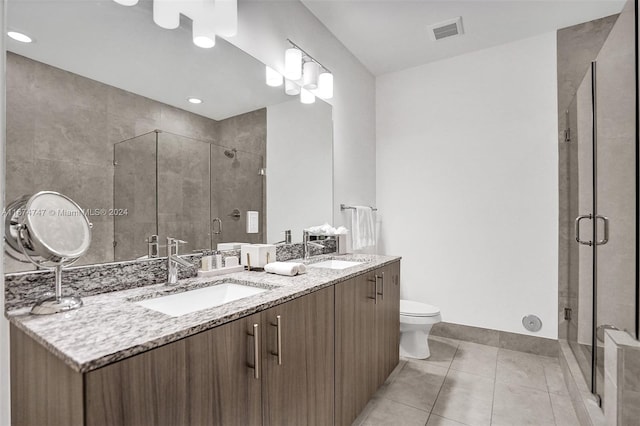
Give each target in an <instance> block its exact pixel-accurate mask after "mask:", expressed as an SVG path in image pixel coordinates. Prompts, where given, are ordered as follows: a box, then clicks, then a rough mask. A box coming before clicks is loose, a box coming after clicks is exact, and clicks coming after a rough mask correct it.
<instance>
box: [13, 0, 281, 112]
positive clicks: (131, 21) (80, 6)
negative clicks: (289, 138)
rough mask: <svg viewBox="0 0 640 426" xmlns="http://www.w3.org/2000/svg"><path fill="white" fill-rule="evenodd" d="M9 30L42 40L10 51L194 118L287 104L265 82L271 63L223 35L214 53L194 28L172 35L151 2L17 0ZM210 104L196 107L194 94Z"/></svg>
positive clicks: (184, 25) (183, 23) (185, 26)
mask: <svg viewBox="0 0 640 426" xmlns="http://www.w3.org/2000/svg"><path fill="white" fill-rule="evenodd" d="M7 27H8V28H9V29H10V30H15V31H20V32H24V33H26V34H28V35H30V36H31V37H33V38H34V39H35V42H34V43H30V44H24V43H19V42H16V41H14V40H12V39H9V38H7V50H9V51H12V52H14V53H17V54H19V55H23V56H26V57H28V58H31V59H35V60H37V61H40V62H44V63H46V64H49V65H52V66H54V67H57V68H61V69H64V70H66V71H70V72H73V73H75V74H79V75H82V76H84V77H88V78H90V79H93V80H97V81H100V82H102V83H106V84H108V85H111V86H115V87H119V88H121V89H124V90H126V91H129V92H133V93H137V94H139V95H142V96H145V97H147V98H150V99H154V100H156V101H159V102H162V103H165V104H168V105H173V106H175V107H178V108H181V109H184V110H187V111H191V112H193V113H196V114H199V115H202V116H205V117H209V118H213V119H215V120H221V119H224V118H227V117H232V116H235V115H238V114H242V113H245V112H248V111H253V110H256V109H259V108H263V107H265V106H268V105H274V104H278V103H281V102H285V101H290V100H291V97H288V96H287V95H285V94H284V90H283V89H282V87H278V88H273V87H269V86H267V85H266V84H265V82H264V73H265V68H264V65H263V64H262V63H261V62H260V61H258V60H256V59H255V58H253V57H251V56H249V55H248V54H246V53H245V52H243V51H242V50H240V49H238V48H237V47H235V46H233V45H231V44H230V43H228V42H226V41H224V40H222V39H221V38H220V37H217V41H216V46H215V47H214V48H212V49H201V48H199V47H196V46H194V44H193V43H192V40H191V37H192V36H191V23H190V21H189V20H187V19H183V20H182V21H181V25H180V27H179V28H177V29H175V30H166V29H163V28H160V27H159V26H157V25H156V24H155V23H154V22H153V18H152V9H151V3H150V2H149V1H148V0H142V1H141V2H140V3H139V4H138V5H136V6H133V7H126V6H121V5H119V4H117V3H116V2H114V1H113V0H97V1H85V0H82V1H69V0H14V1H10V2H8V5H7ZM191 96H193V97H197V98H200V99H202V100H203V101H204V102H203V103H202V104H200V105H193V104H191V103H189V102H187V98H188V97H191Z"/></svg>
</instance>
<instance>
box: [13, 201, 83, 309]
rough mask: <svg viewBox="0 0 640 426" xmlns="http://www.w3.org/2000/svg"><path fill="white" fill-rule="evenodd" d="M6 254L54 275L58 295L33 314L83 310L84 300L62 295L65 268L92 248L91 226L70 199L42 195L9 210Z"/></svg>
mask: <svg viewBox="0 0 640 426" xmlns="http://www.w3.org/2000/svg"><path fill="white" fill-rule="evenodd" d="M6 211H7V214H6V216H5V243H6V244H5V251H6V252H7V254H9V255H10V256H11V257H13V258H14V259H16V260H19V261H20V262H25V263H26V262H31V263H33V264H34V265H36V266H37V267H38V268H39V269H49V270H54V271H55V295H54V296H51V295H50V294H47V295H45V297H44V298H42V299H40V300H39V301H38V302H37V303H36V304H35V306H34V307H33V308H32V309H31V313H32V314H36V315H43V314H54V313H58V312H64V311H69V310H71V309H76V308H79V307H80V306H82V300H81V299H80V298H78V297H74V296H63V295H62V268H63V267H66V266H69V265H71V264H73V263H75V262H76V261H77V260H78V259H80V257H82V256H83V255H84V254H85V253H86V252H87V250H88V249H89V245H90V244H91V224H90V223H89V220H88V219H87V217H86V216H85V215H84V212H83V211H82V209H81V208H80V206H78V204H76V203H75V202H74V201H73V200H72V199H71V198H69V197H67V196H65V195H62V194H60V193H57V192H53V191H42V192H38V193H37V194H34V195H27V196H23V197H21V198H19V199H18V200H16V201H14V202H12V203H11V204H10V205H9V206H7V210H6Z"/></svg>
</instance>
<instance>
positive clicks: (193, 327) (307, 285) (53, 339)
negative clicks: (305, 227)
mask: <svg viewBox="0 0 640 426" xmlns="http://www.w3.org/2000/svg"><path fill="white" fill-rule="evenodd" d="M327 259H340V260H353V261H360V262H363V263H362V264H361V265H357V266H354V267H351V268H347V269H343V270H333V269H326V268H307V273H306V274H303V275H298V276H295V277H287V276H281V275H274V274H267V273H265V272H256V271H251V272H249V271H244V272H236V273H232V274H227V275H222V276H216V277H208V278H189V279H185V280H181V281H179V282H178V284H177V285H175V286H167V285H165V284H156V285H148V286H144V287H137V288H133V289H129V290H123V291H116V292H110V293H104V294H99V295H97V296H90V297H85V298H84V299H83V302H84V306H83V307H81V308H80V309H77V310H74V311H69V312H64V313H60V314H54V315H30V314H29V311H30V308H21V309H16V310H13V311H9V312H7V313H6V316H7V318H8V319H9V321H10V322H11V324H13V325H15V326H16V327H17V328H19V329H20V330H22V331H24V332H25V333H26V334H27V335H29V336H31V337H32V338H33V339H35V340H36V341H37V342H39V343H40V344H42V345H43V346H45V347H46V348H47V349H48V350H49V351H50V352H52V353H53V354H55V355H56V356H58V357H59V358H60V359H62V360H63V361H64V362H65V363H66V364H67V365H68V366H69V367H71V368H72V369H74V370H75V371H78V372H80V373H85V372H88V371H91V370H95V369H97V368H100V367H103V366H105V365H108V364H111V363H113V362H116V361H119V360H121V359H124V358H128V357H131V356H133V355H136V354H139V353H141V352H144V351H147V350H149V349H152V348H156V347H158V346H162V345H165V344H167V343H171V342H173V341H176V340H179V339H182V338H184V337H187V336H190V335H193V334H196V333H199V332H202V331H204V330H207V329H210V328H213V327H216V326H218V325H221V324H224V323H227V322H230V321H233V320H235V319H238V318H241V317H244V316H247V315H251V314H253V313H255V312H259V311H262V310H265V309H267V308H270V307H272V306H275V305H278V304H281V303H283V302H286V301H288V300H291V299H294V298H296V297H300V296H302V295H304V294H307V293H311V292H312V291H315V290H319V289H321V288H324V287H328V286H330V285H333V284H336V283H338V282H341V281H345V280H347V279H349V278H352V277H354V276H356V275H359V274H362V273H365V272H368V271H370V270H373V269H375V268H378V267H380V266H383V265H386V264H388V263H391V262H394V261H397V260H399V259H400V258H399V257H397V256H382V255H356V254H351V255H342V256H338V255H322V256H314V257H312V258H311V259H310V261H308V262H305V263H316V262H319V261H322V260H327ZM221 281H232V282H236V283H241V284H247V285H252V286H256V287H262V288H267V289H270V291H265V292H262V293H260V294H257V295H254V296H250V297H247V298H244V299H239V300H236V301H234V302H230V303H227V304H225V305H221V306H217V307H213V308H209V309H205V310H201V311H196V312H192V313H189V314H185V315H182V316H179V317H171V316H169V315H165V314H163V313H160V312H157V311H154V310H150V309H147V308H144V307H142V306H140V305H137V304H135V303H134V302H135V301H139V300H143V299H148V298H151V297H157V296H160V295H166V294H171V293H177V292H181V291H185V290H192V289H195V288H200V287H206V286H210V285H214V284H216V283H219V282H221Z"/></svg>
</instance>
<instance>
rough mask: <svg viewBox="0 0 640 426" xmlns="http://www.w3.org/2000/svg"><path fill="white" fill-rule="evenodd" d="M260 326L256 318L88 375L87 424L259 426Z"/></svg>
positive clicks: (258, 316) (161, 348)
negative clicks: (255, 346) (257, 330)
mask: <svg viewBox="0 0 640 426" xmlns="http://www.w3.org/2000/svg"><path fill="white" fill-rule="evenodd" d="M259 323H260V315H259V314H258V315H253V316H250V317H247V318H243V319H240V320H237V321H234V322H232V323H229V324H226V325H222V326H220V327H217V328H214V329H211V330H208V331H205V332H203V333H200V334H197V335H195V336H192V337H188V338H186V339H183V340H180V341H178V342H174V343H171V344H168V345H166V346H162V347H160V348H157V349H153V350H150V351H149V352H145V353H143V354H140V355H136V356H134V357H131V358H128V359H125V360H122V361H119V362H117V363H114V364H111V365H108V366H106V367H103V368H100V369H98V370H95V371H91V372H89V373H87V374H86V377H85V392H86V393H85V397H86V424H88V425H123V426H126V425H135V426H141V425H154V426H156V425H186V424H194V425H195V424H207V425H258V424H260V423H261V418H260V411H261V410H260V406H261V393H260V392H261V386H260V380H259V379H255V378H254V370H253V369H252V368H249V366H250V365H253V362H254V358H253V356H254V355H253V353H254V351H253V344H254V340H253V337H252V336H250V335H249V333H252V332H253V324H259ZM258 362H260V357H258ZM258 366H260V365H258Z"/></svg>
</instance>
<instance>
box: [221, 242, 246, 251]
mask: <svg viewBox="0 0 640 426" xmlns="http://www.w3.org/2000/svg"><path fill="white" fill-rule="evenodd" d="M245 244H247V243H218V246H217V248H218V250H240V247H242V246H243V245H245Z"/></svg>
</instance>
